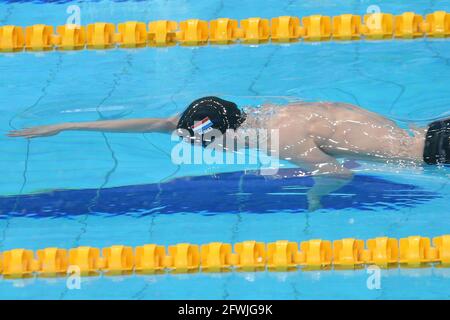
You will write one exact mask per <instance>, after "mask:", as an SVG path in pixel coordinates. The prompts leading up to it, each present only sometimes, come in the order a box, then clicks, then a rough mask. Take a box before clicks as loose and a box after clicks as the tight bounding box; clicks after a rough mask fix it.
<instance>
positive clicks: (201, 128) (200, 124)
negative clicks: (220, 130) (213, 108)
mask: <svg viewBox="0 0 450 320" xmlns="http://www.w3.org/2000/svg"><path fill="white" fill-rule="evenodd" d="M212 125H213V123H212V121H211V120H209V118H208V117H206V118H204V119H203V120H201V121H197V122H196V123H195V124H194V125H193V126H192V130H193V131H194V132H196V133H199V134H204V133H205V132H206V131H207V130H208V129H209V128H211V127H212Z"/></svg>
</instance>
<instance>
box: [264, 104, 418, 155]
mask: <svg viewBox="0 0 450 320" xmlns="http://www.w3.org/2000/svg"><path fill="white" fill-rule="evenodd" d="M263 108H264V107H263ZM267 108H273V107H267ZM277 108H279V109H278V111H277V113H276V116H274V117H272V118H271V119H270V120H268V123H267V124H268V126H269V127H270V128H279V129H280V142H281V145H289V146H292V147H295V148H298V149H299V150H298V151H299V152H304V150H301V147H299V145H301V144H300V142H301V141H302V140H304V139H307V138H312V139H314V141H315V143H316V145H317V146H318V147H320V148H321V149H322V150H323V151H324V152H326V153H328V154H330V155H332V156H353V157H355V158H375V159H380V160H383V159H402V160H412V161H421V160H422V153H423V137H411V136H410V135H409V134H408V133H407V132H406V131H405V130H403V129H401V128H399V127H398V126H397V125H396V124H395V122H393V121H392V120H390V119H387V118H385V117H383V116H380V115H378V114H376V113H373V112H371V111H367V110H364V109H362V108H359V107H357V106H354V105H350V104H345V103H328V102H323V103H303V102H302V103H293V104H290V105H287V106H285V107H277Z"/></svg>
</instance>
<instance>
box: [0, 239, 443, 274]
mask: <svg viewBox="0 0 450 320" xmlns="http://www.w3.org/2000/svg"><path fill="white" fill-rule="evenodd" d="M369 265H378V266H380V267H383V268H391V267H399V266H400V267H407V268H423V267H427V266H428V267H430V266H434V267H450V235H443V236H439V237H435V238H433V240H432V241H431V240H430V238H427V237H421V236H410V237H407V238H402V239H400V240H397V239H394V238H388V237H379V238H374V239H369V240H367V241H365V242H364V241H363V240H359V239H354V238H346V239H342V240H335V241H333V242H331V241H328V240H322V239H313V240H308V241H302V242H300V244H298V243H297V242H292V241H288V240H279V241H275V242H271V243H267V244H265V243H263V242H257V241H244V242H239V243H236V244H234V246H232V245H231V244H229V243H222V242H212V243H208V244H203V245H200V246H199V245H196V244H189V243H180V244H175V245H169V246H168V247H167V248H166V247H164V246H161V245H157V244H146V245H143V246H138V247H135V248H134V249H133V248H132V247H130V246H124V245H114V246H111V247H107V248H103V249H102V250H100V249H99V248H94V247H88V246H82V247H77V248H72V249H69V250H66V249H61V248H45V249H41V250H37V251H36V252H35V253H34V252H33V251H31V250H27V249H12V250H9V251H4V252H3V253H2V255H1V258H0V266H1V269H0V270H1V274H2V275H3V278H6V279H8V278H26V277H32V276H33V275H35V274H36V275H38V276H45V277H56V276H64V275H67V274H72V273H73V272H77V273H78V274H79V275H84V276H88V275H89V276H91V275H99V274H100V273H103V274H105V275H125V274H132V273H135V274H158V273H167V272H169V273H191V272H200V271H201V272H227V271H246V272H252V271H263V270H268V271H289V270H296V269H302V270H331V269H335V270H336V269H350V270H356V269H361V268H365V267H367V266H369Z"/></svg>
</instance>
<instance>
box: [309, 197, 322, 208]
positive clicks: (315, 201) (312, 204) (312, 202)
mask: <svg viewBox="0 0 450 320" xmlns="http://www.w3.org/2000/svg"><path fill="white" fill-rule="evenodd" d="M307 199H308V211H309V212H313V211H316V210H319V209H322V203H321V202H320V197H318V196H316V195H313V194H309V193H308V195H307Z"/></svg>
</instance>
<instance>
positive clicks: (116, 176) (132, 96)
mask: <svg viewBox="0 0 450 320" xmlns="http://www.w3.org/2000/svg"><path fill="white" fill-rule="evenodd" d="M69 5H78V6H79V7H80V9H81V11H80V12H81V23H82V24H87V23H90V22H97V21H108V22H114V23H117V22H122V21H126V20H139V21H150V20H156V19H172V20H177V21H180V20H183V19H187V18H194V17H195V18H201V19H205V20H211V19H214V18H217V17H222V16H224V17H232V18H236V19H242V18H246V17H250V16H261V17H267V18H270V17H274V16H279V15H296V16H305V15H310V14H315V13H322V14H326V15H337V14H341V13H355V14H364V13H365V12H366V11H367V9H368V7H369V6H370V5H378V6H379V7H380V8H381V11H383V12H391V13H394V14H398V13H402V12H405V11H415V12H417V13H419V14H426V13H429V12H433V11H435V10H446V11H450V3H449V2H447V1H445V2H437V1H432V0H415V1H413V2H411V4H408V3H405V2H404V1H400V0H391V1H363V0H360V1H357V0H340V1H336V0H333V1H332V0H322V1H317V0H305V1H301V2H296V1H280V0H277V1H275V0H273V1H257V0H252V1H246V2H245V3H243V2H242V1H235V0H230V1H216V0H214V1H163V0H155V1H129V2H127V1H125V2H123V1H121V2H113V1H96V2H83V1H80V2H68V1H58V2H56V1H55V2H48V1H36V2H32V1H29V2H27V1H17V2H16V1H0V25H5V24H15V25H21V26H26V25H32V24H35V23H46V24H50V25H60V24H64V23H65V21H66V19H67V17H68V14H67V13H66V9H67V7H68V6H69ZM449 49H450V41H448V40H427V39H419V40H414V41H399V40H396V41H381V42H367V41H357V42H345V43H335V42H323V43H302V42H300V43H295V44H290V45H270V44H267V45H261V46H243V45H232V46H226V47H217V46H206V47H201V48H187V47H171V48H160V49H155V48H145V49H138V50H122V49H120V50H119V49H114V50H106V51H79V52H48V53H21V54H1V55H0V71H1V77H0V124H1V127H0V133H1V134H0V154H1V157H0V162H1V163H0V164H1V166H0V170H1V171H0V177H1V178H0V181H1V183H0V217H1V219H0V250H1V251H3V250H8V249H12V248H20V247H24V248H29V249H33V250H36V249H39V248H44V247H50V246H57V247H61V248H70V247H74V246H78V245H89V246H94V247H106V246H110V245H113V244H125V245H131V246H137V245H142V244H145V243H158V244H163V245H170V244H175V243H179V242H190V243H196V244H201V243H207V242H210V241H223V242H229V243H235V242H238V241H243V240H249V239H255V240H259V241H264V242H270V241H274V240H280V239H289V240H292V241H302V240H307V239H312V238H323V239H328V240H335V239H340V238H344V237H354V238H360V239H369V238H373V237H377V236H390V237H396V238H400V237H405V236H409V235H416V234H420V235H422V236H427V237H434V236H438V235H442V234H448V233H450V219H448V214H449V209H448V203H449V200H450V186H449V185H448V181H449V176H450V171H449V169H448V168H421V167H414V168H411V167H398V166H393V165H381V164H376V165H374V164H370V163H362V162H360V163H358V164H356V165H354V166H355V169H354V170H355V171H356V172H357V174H356V177H355V179H354V180H353V182H352V183H351V184H350V185H348V186H346V187H344V188H342V189H341V190H338V191H336V192H335V193H333V194H332V195H330V196H328V197H326V198H325V199H324V203H323V209H321V210H319V211H316V212H313V213H309V212H308V211H307V210H306V199H305V190H307V189H308V188H309V187H310V186H311V185H312V183H313V182H312V181H311V180H310V179H309V178H298V177H297V178H296V177H293V176H292V174H291V173H292V168H293V165H292V164H290V163H287V162H283V163H282V168H281V170H280V176H284V178H283V179H280V178H277V177H262V176H259V175H256V174H255V170H258V168H259V166H258V165H214V166H211V165H210V166H206V165H175V164H173V163H172V162H171V159H170V152H171V149H172V147H173V143H172V142H170V140H169V139H168V137H167V136H165V135H162V134H110V133H107V134H101V133H92V132H67V133H62V134H60V135H58V136H55V137H49V138H40V139H35V140H30V141H27V140H23V139H12V138H8V137H6V136H5V135H4V134H5V133H7V132H8V130H10V129H15V128H22V127H27V126H33V125H42V124H50V123H57V122H65V121H88V120H98V119H119V118H131V117H163V116H169V115H173V114H175V113H177V112H180V111H182V110H183V108H184V107H185V106H186V104H188V103H189V102H190V101H192V100H194V99H195V98H197V97H199V96H204V95H212V94H214V95H220V96H222V97H225V98H230V99H233V100H234V101H236V102H237V103H238V104H240V105H247V104H262V103H266V102H270V103H287V102H289V101H293V100H299V99H301V100H306V101H325V100H330V101H341V102H348V103H354V104H358V105H360V106H362V107H364V108H366V109H369V110H371V111H374V112H377V113H380V114H383V115H386V116H389V117H391V118H393V119H396V120H398V121H399V124H401V125H404V123H405V120H412V121H415V122H416V123H417V124H419V125H423V124H426V123H427V122H429V121H431V120H433V119H436V118H439V117H442V116H445V115H447V116H448V114H449V103H450V91H449V90H448V84H449V83H450V53H449V52H450V50H449ZM368 276H369V275H368V274H367V272H366V271H365V270H358V271H337V270H334V271H312V272H305V271H296V272H288V273H269V272H257V273H227V274H189V275H171V274H167V275H157V276H126V277H106V276H101V277H89V278H83V281H82V287H81V290H69V289H67V287H66V281H65V279H63V278H56V279H43V278H32V279H24V280H3V279H2V280H0V298H8V299H21V298H48V299H79V298H97V299H103V298H104V299H106V298H113V299H114V298H125V299H175V298H179V299H183V298H188V299H200V298H204V299H214V298H216V299H222V298H224V299H239V298H262V299H277V298H279V299H307V298H323V299H333V298H334V299H339V298H356V299H396V298H400V299H401V298H419V299H431V298H438V299H448V298H450V289H449V286H448V284H449V283H450V282H449V277H450V270H449V269H440V268H426V269H415V270H412V269H390V270H383V271H382V280H381V289H377V290H369V289H368V288H367V286H366V281H367V278H368Z"/></svg>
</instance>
